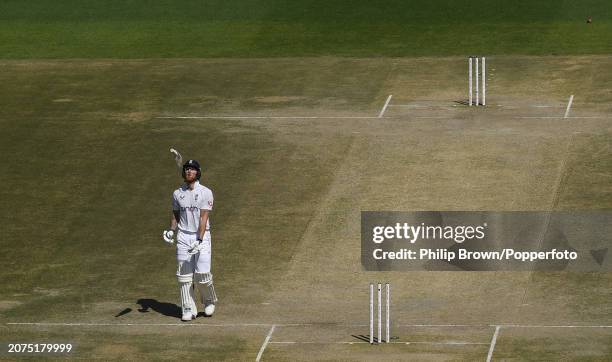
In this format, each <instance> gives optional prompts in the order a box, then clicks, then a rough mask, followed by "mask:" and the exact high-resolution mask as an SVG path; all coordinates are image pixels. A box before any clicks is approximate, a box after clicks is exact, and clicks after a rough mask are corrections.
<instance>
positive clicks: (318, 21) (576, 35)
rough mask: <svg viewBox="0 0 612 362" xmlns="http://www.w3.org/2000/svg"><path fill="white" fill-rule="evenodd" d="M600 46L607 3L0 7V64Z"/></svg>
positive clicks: (217, 2)
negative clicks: (9, 61)
mask: <svg viewBox="0 0 612 362" xmlns="http://www.w3.org/2000/svg"><path fill="white" fill-rule="evenodd" d="M588 16H592V17H593V23H592V24H589V25H587V24H586V18H587V17H588ZM611 34H612V10H611V7H610V4H609V1H606V0H586V1H569V0H556V1H553V0H548V1H529V0H521V1H512V2H509V1H503V0H492V1H484V0H473V1H464V0H461V1H451V0H413V1H402V0H393V1H384V2H383V1H364V0H357V1H347V0H334V1H321V0H304V1H283V0H244V1H237V0H229V1H224V0H206V1H195V0H186V1H168V0H164V1H148V0H133V1H121V0H112V1H103V0H87V1H78V0H70V1H69V0H62V1H53V2H49V1H45V0H33V1H28V2H27V5H26V4H24V3H23V2H22V1H15V0H7V1H3V2H2V3H0V58H5V59H15V58H17V59H31V58H199V57H241V58H249V57H284V56H321V55H339V56H351V57H352V56H358V57H372V56H375V57H379V56H439V55H464V54H471V53H486V54H498V55H500V54H537V55H547V54H608V53H610V51H612V42H610V35H611Z"/></svg>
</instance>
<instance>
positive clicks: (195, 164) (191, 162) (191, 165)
mask: <svg viewBox="0 0 612 362" xmlns="http://www.w3.org/2000/svg"><path fill="white" fill-rule="evenodd" d="M188 168H193V169H196V170H197V171H198V175H197V176H196V178H197V179H198V180H199V179H200V176H202V169H201V168H200V163H199V162H198V161H196V160H188V161H187V162H185V164H184V165H183V178H185V170H187V169H188Z"/></svg>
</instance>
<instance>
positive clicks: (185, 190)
mask: <svg viewBox="0 0 612 362" xmlns="http://www.w3.org/2000/svg"><path fill="white" fill-rule="evenodd" d="M182 175H183V179H184V180H185V183H184V184H183V185H182V186H181V187H179V188H178V189H176V190H175V191H174V193H173V194H172V220H171V223H170V229H167V230H165V231H164V233H163V238H164V240H165V241H166V242H168V243H173V242H174V237H175V236H176V259H177V262H178V269H177V271H176V276H177V278H178V282H179V288H180V294H181V309H182V313H183V315H182V318H181V319H182V320H183V321H190V320H192V319H195V318H196V316H197V315H198V309H197V306H196V301H195V289H197V290H198V292H199V296H200V299H201V301H202V304H203V305H204V315H206V316H207V317H210V316H212V315H213V313H214V312H215V303H216V302H217V295H216V294H215V287H214V286H213V276H212V273H211V272H210V267H211V238H210V219H209V214H210V212H211V211H212V208H213V194H212V191H211V190H210V189H209V188H207V187H206V186H204V185H201V184H200V177H201V175H202V170H201V168H200V164H199V163H198V161H196V160H189V161H187V162H185V164H184V165H183V171H182ZM194 280H195V284H194ZM196 284H197V288H196Z"/></svg>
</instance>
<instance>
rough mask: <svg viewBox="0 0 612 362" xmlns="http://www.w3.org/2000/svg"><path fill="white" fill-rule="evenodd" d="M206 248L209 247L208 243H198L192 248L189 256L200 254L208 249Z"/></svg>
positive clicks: (199, 241)
mask: <svg viewBox="0 0 612 362" xmlns="http://www.w3.org/2000/svg"><path fill="white" fill-rule="evenodd" d="M206 246H207V243H205V242H203V241H202V240H198V241H196V242H195V243H194V244H193V245H192V246H191V249H189V255H195V254H197V253H199V252H200V251H202V250H204V249H206Z"/></svg>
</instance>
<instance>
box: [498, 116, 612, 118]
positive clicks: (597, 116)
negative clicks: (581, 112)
mask: <svg viewBox="0 0 612 362" xmlns="http://www.w3.org/2000/svg"><path fill="white" fill-rule="evenodd" d="M510 117H511V116H510ZM518 118H532V119H559V118H561V117H552V116H531V117H518ZM564 118H567V119H612V117H607V116H592V117H564Z"/></svg>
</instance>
